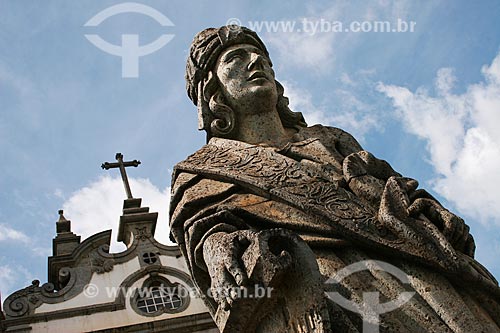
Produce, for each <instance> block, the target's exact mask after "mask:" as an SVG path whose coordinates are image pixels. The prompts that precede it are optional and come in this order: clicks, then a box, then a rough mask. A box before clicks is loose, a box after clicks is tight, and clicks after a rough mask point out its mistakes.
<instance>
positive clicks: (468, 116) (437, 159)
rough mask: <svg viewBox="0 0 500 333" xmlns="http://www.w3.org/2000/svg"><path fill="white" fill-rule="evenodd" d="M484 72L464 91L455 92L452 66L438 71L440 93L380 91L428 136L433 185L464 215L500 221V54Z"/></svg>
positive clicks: (417, 130) (413, 129) (403, 117)
mask: <svg viewBox="0 0 500 333" xmlns="http://www.w3.org/2000/svg"><path fill="white" fill-rule="evenodd" d="M482 73H483V76H484V81H483V82H481V83H478V84H472V85H470V86H468V88H467V90H466V92H465V93H463V94H460V95H457V94H453V93H452V89H453V85H454V83H455V81H456V78H455V76H454V75H453V71H452V70H451V69H449V68H443V69H440V70H439V71H438V73H437V78H436V81H435V92H436V95H435V96H430V93H429V92H428V91H426V90H425V89H423V88H419V89H417V91H415V92H411V91H410V90H408V89H407V88H404V87H398V86H392V85H385V84H382V83H380V84H379V86H378V89H379V91H381V92H383V93H385V94H386V95H387V96H388V97H390V98H392V101H393V104H394V107H395V108H396V110H397V112H398V115H399V117H400V118H401V120H402V121H403V123H404V124H405V127H406V129H407V130H408V131H409V132H410V133H412V134H414V135H417V136H418V137H420V138H422V139H424V140H426V142H427V149H428V151H429V156H430V162H431V163H432V165H433V166H434V168H435V170H436V171H437V173H438V174H439V176H438V177H437V179H436V180H435V182H434V189H435V190H436V191H437V192H438V193H440V194H441V195H443V196H444V197H445V198H446V199H447V200H449V201H451V202H453V203H454V204H456V206H457V208H458V209H459V210H460V211H461V212H463V213H464V214H467V215H469V216H472V217H475V218H477V219H479V220H480V221H482V222H485V223H486V222H487V221H488V220H492V221H495V222H497V223H500V197H499V196H498V188H500V172H499V170H500V131H499V127H498V126H499V124H500V54H498V55H497V56H496V58H495V59H494V60H493V62H492V64H491V65H490V66H484V67H483V68H482Z"/></svg>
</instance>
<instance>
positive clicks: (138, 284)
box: [0, 198, 219, 333]
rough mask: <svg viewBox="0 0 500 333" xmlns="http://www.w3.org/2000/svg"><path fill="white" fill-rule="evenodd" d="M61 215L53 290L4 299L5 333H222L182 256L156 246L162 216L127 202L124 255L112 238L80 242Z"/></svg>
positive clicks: (36, 287)
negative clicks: (115, 248) (116, 250)
mask: <svg viewBox="0 0 500 333" xmlns="http://www.w3.org/2000/svg"><path fill="white" fill-rule="evenodd" d="M59 214H60V217H59V221H57V223H56V229H57V236H56V237H55V238H54V239H53V255H52V256H51V257H49V259H48V282H47V283H45V284H42V285H41V284H40V282H39V281H38V280H35V281H33V283H32V285H31V286H28V287H26V288H24V289H21V290H19V291H16V292H14V293H13V294H11V295H10V296H8V297H7V298H6V299H5V301H4V304H3V313H2V317H0V327H1V331H2V332H16V333H21V332H36V333H45V332H46V333H49V332H64V333H81V332H101V333H104V332H106V333H108V332H109V333H111V332H165V333H166V332H198V333H216V332H219V331H218V330H217V328H216V326H215V324H214V322H213V320H212V318H211V317H210V314H209V313H208V311H207V309H206V307H205V305H204V304H203V302H202V300H201V299H200V298H199V297H197V294H196V292H195V288H194V286H193V283H192V281H191V278H190V276H189V272H188V269H187V267H186V264H185V260H184V259H183V258H182V255H181V253H180V251H179V249H178V248H177V247H176V246H166V245H163V244H161V243H159V242H158V241H156V240H155V238H154V231H155V227H156V222H157V218H158V213H150V212H149V208H147V207H141V199H140V198H130V199H127V200H125V201H124V206H123V215H122V216H121V217H120V226H119V233H118V241H121V242H123V243H125V244H126V246H127V249H126V250H125V251H123V252H121V253H114V254H111V253H109V246H110V240H111V230H107V231H103V232H100V233H98V234H95V235H93V236H91V237H89V238H87V239H86V240H84V241H81V239H80V236H78V235H75V234H74V233H73V232H72V231H71V222H70V221H69V220H67V219H66V218H65V217H64V215H63V211H59Z"/></svg>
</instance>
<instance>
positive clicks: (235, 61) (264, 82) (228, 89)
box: [215, 44, 278, 112]
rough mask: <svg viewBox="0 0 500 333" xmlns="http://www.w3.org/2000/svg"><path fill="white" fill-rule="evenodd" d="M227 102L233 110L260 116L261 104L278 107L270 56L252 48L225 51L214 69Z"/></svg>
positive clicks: (245, 45) (231, 48)
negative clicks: (245, 111) (254, 113)
mask: <svg viewBox="0 0 500 333" xmlns="http://www.w3.org/2000/svg"><path fill="white" fill-rule="evenodd" d="M215 73H216V76H217V78H218V80H219V82H220V85H221V89H222V93H223V95H224V97H225V99H226V102H227V103H228V104H229V106H231V107H232V108H233V109H237V110H247V111H250V112H259V110H260V109H262V108H260V107H259V106H260V105H261V104H266V105H269V104H270V103H272V104H271V105H276V102H277V99H278V94H277V90H276V83H275V81H274V71H273V69H272V68H271V62H270V60H269V59H268V58H267V56H266V55H265V54H264V53H263V52H262V51H261V50H259V49H258V48H256V47H255V46H253V45H250V44H239V45H233V46H231V47H229V48H227V49H226V50H224V51H223V52H222V53H221V55H220V56H219V58H218V59H217V63H216V65H215Z"/></svg>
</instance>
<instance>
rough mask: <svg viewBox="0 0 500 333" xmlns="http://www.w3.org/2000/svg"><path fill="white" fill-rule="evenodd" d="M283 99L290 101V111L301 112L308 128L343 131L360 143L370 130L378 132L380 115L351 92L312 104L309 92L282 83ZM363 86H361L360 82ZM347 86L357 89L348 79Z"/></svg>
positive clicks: (291, 84)
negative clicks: (332, 128) (331, 127)
mask: <svg viewBox="0 0 500 333" xmlns="http://www.w3.org/2000/svg"><path fill="white" fill-rule="evenodd" d="M282 84H283V86H284V88H285V96H287V97H288V98H289V100H290V109H292V110H293V111H300V112H302V114H303V115H304V118H305V119H306V122H307V123H308V124H309V125H314V124H322V125H328V126H334V127H339V128H342V129H343V130H345V131H347V132H349V133H351V134H353V135H354V137H356V138H357V139H359V140H362V139H363V137H364V135H365V134H366V133H367V132H368V131H370V130H372V129H379V121H378V117H379V115H378V114H377V113H375V112H374V110H373V107H372V106H370V105H368V104H366V103H363V102H361V101H360V100H359V99H358V98H357V97H356V96H355V93H353V92H352V91H350V90H346V89H336V90H334V91H333V92H332V94H331V95H329V97H328V101H326V102H324V103H321V102H319V103H318V102H315V101H313V97H312V95H311V93H309V91H307V90H304V89H301V88H299V87H298V86H297V85H296V84H294V83H291V82H286V81H285V82H282ZM359 84H363V82H359ZM346 85H349V86H355V85H358V82H355V81H353V79H351V78H350V77H349V82H347V83H346Z"/></svg>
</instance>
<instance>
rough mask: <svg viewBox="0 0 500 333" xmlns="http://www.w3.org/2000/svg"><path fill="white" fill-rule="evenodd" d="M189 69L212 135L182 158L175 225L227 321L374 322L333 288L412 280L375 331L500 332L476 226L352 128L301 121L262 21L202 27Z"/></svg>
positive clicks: (353, 289) (393, 293) (234, 324)
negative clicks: (256, 25) (400, 275)
mask: <svg viewBox="0 0 500 333" xmlns="http://www.w3.org/2000/svg"><path fill="white" fill-rule="evenodd" d="M186 80H187V91H188V95H189V97H190V99H191V100H192V101H193V103H194V104H195V105H196V106H197V109H198V119H199V129H202V130H205V131H206V133H207V142H208V143H207V144H206V145H205V146H203V147H202V148H201V149H200V150H198V151H197V152H195V153H194V154H193V155H191V156H189V157H188V158H187V159H186V160H184V161H183V162H180V163H178V164H177V165H176V167H175V170H174V174H173V180H172V199H171V206H170V215H171V221H170V223H171V235H172V238H173V239H174V240H175V241H176V242H177V243H178V244H179V246H180V248H181V250H182V252H183V255H184V257H185V259H186V261H187V264H188V266H189V269H190V272H191V275H192V278H193V280H194V282H195V285H196V286H197V288H198V290H199V292H200V293H201V296H202V297H203V298H204V300H205V303H206V304H207V306H208V308H209V310H210V312H211V314H212V316H213V317H214V320H215V321H216V324H217V325H218V327H219V329H220V331H221V332H362V331H363V329H364V328H365V329H366V330H365V332H368V331H369V330H368V329H370V327H371V326H370V322H367V317H365V314H366V311H365V312H363V311H355V310H354V311H353V310H352V309H351V310H348V309H346V308H345V306H343V305H342V304H338V302H336V301H334V299H333V298H332V297H328V295H330V293H331V292H337V293H338V294H341V295H342V297H344V298H345V299H349V300H352V301H353V302H355V303H358V304H363V301H364V300H365V299H364V296H363V295H364V293H366V292H378V293H379V295H380V303H381V304H382V303H384V302H389V301H391V300H395V299H397V298H398V296H399V295H400V294H402V293H404V292H412V294H411V295H413V296H412V297H411V298H410V299H409V300H407V302H405V303H404V304H399V303H398V306H397V307H394V309H391V311H385V312H383V311H382V312H381V311H379V312H378V313H380V318H378V321H377V320H374V321H373V320H372V321H371V323H372V324H376V325H377V328H375V329H374V326H373V325H372V327H371V329H374V330H371V332H376V331H377V330H380V331H381V332H500V289H499V288H498V284H497V282H496V280H495V279H494V277H493V276H492V275H491V274H490V273H489V272H488V271H487V270H486V269H485V268H483V267H482V266H481V265H480V264H479V263H478V262H477V261H475V260H474V259H473V256H474V249H475V245H474V241H473V238H472V236H471V235H470V234H469V227H468V226H467V225H466V224H465V223H464V221H463V220H462V219H461V218H460V217H458V216H456V215H454V214H453V213H451V212H449V211H448V210H447V209H445V208H444V207H443V206H442V205H441V204H440V203H439V202H438V201H437V200H436V199H435V198H433V197H432V195H430V194H429V193H428V192H426V191H425V190H423V189H418V183H417V181H415V180H413V179H411V178H406V177H403V176H402V175H400V174H399V173H398V172H396V171H394V170H393V169H392V167H391V166H390V165H389V164H388V163H387V162H385V161H383V160H380V159H377V158H376V157H374V156H373V155H372V154H370V153H369V152H367V151H365V150H363V148H362V147H361V146H360V145H359V143H358V142H357V141H356V140H355V139H354V138H353V137H352V136H351V135H350V134H349V133H346V132H344V131H343V130H341V129H338V128H333V127H326V126H321V125H315V126H312V127H307V125H306V123H305V121H304V118H303V117H302V114H300V113H297V112H292V111H291V110H290V109H289V107H288V99H287V98H286V97H284V91H283V87H282V85H281V84H280V83H279V82H278V81H276V80H275V76H274V72H273V69H272V63H271V60H270V58H269V54H268V52H267V50H266V47H265V46H264V44H263V42H262V41H261V39H260V38H259V37H258V36H257V34H256V33H255V32H253V31H251V30H249V29H247V28H244V27H239V26H224V27H221V28H219V29H214V28H210V29H206V30H204V31H202V32H200V33H199V34H198V35H197V36H196V37H195V39H194V41H193V44H192V46H191V49H190V54H189V59H188V61H187V68H186ZM360 262H362V263H371V264H368V265H367V266H366V269H364V270H362V271H357V272H352V273H353V274H351V275H350V276H347V277H345V278H344V279H342V280H341V281H336V282H335V283H331V281H332V280H331V278H332V277H334V276H335V274H337V273H338V272H339V271H341V270H342V269H344V268H346V267H351V266H350V265H351V264H356V263H360ZM380 263H388V264H390V265H393V266H395V267H397V269H399V270H401V271H402V272H404V274H405V275H406V277H407V280H405V281H401V279H397V278H396V277H394V276H393V275H391V274H389V273H387V272H386V271H384V269H383V267H382V266H383V265H382V266H380ZM259 288H267V289H265V290H266V292H267V291H269V293H265V296H262V293H260V294H259V292H260V291H259ZM366 309H367V308H366ZM366 309H365V310H366ZM372 310H373V309H372ZM367 311H368V310H367ZM374 311H375V310H374ZM377 311H378V310H377ZM368 321H369V320H368Z"/></svg>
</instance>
